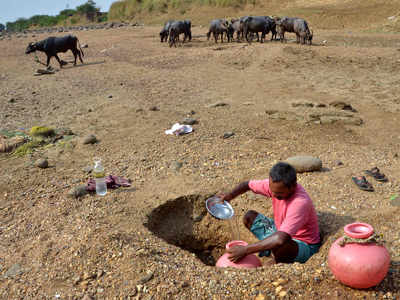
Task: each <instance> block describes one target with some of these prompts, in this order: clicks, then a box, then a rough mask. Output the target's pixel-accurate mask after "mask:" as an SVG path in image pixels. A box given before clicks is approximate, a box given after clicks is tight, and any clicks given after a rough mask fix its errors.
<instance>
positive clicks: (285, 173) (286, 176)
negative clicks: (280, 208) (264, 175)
mask: <svg viewBox="0 0 400 300" xmlns="http://www.w3.org/2000/svg"><path fill="white" fill-rule="evenodd" d="M269 177H271V179H272V181H273V182H283V183H284V185H285V186H286V187H288V188H290V187H292V186H293V185H295V184H296V183H297V176H296V170H295V169H294V168H293V167H292V166H291V165H289V164H288V163H285V162H278V163H277V164H276V165H274V166H273V167H272V169H271V170H270V171H269Z"/></svg>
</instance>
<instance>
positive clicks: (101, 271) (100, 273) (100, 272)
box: [96, 270, 104, 279]
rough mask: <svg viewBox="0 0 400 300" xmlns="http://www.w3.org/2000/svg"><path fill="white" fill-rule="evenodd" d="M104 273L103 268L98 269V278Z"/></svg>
mask: <svg viewBox="0 0 400 300" xmlns="http://www.w3.org/2000/svg"><path fill="white" fill-rule="evenodd" d="M103 274H104V271H103V270H98V271H97V274H96V277H97V279H99V278H100V277H101V276H103Z"/></svg>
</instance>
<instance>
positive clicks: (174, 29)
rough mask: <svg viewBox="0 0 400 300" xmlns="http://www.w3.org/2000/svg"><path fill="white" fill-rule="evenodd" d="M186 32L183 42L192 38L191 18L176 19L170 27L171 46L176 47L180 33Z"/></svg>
mask: <svg viewBox="0 0 400 300" xmlns="http://www.w3.org/2000/svg"><path fill="white" fill-rule="evenodd" d="M182 33H183V34H184V37H183V43H184V42H185V41H186V39H189V41H191V40H192V23H191V22H190V20H184V21H175V22H173V23H172V24H171V25H170V27H169V46H170V47H172V46H173V45H174V46H175V47H176V42H177V41H178V40H179V35H180V34H182Z"/></svg>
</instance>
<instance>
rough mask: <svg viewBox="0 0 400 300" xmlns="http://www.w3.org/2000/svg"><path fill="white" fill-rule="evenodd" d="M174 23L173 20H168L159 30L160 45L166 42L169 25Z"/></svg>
mask: <svg viewBox="0 0 400 300" xmlns="http://www.w3.org/2000/svg"><path fill="white" fill-rule="evenodd" d="M174 22H175V21H174V20H170V21H167V22H166V23H165V24H164V27H163V29H161V31H160V38H161V43H162V42H164V41H165V42H166V41H168V35H169V28H170V27H171V24H172V23H174Z"/></svg>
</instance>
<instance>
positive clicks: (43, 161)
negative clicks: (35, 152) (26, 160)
mask: <svg viewBox="0 0 400 300" xmlns="http://www.w3.org/2000/svg"><path fill="white" fill-rule="evenodd" d="M35 166H36V167H38V168H41V169H46V168H47V167H48V166H49V162H48V161H47V159H44V158H40V159H38V160H37V161H36V162H35Z"/></svg>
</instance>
